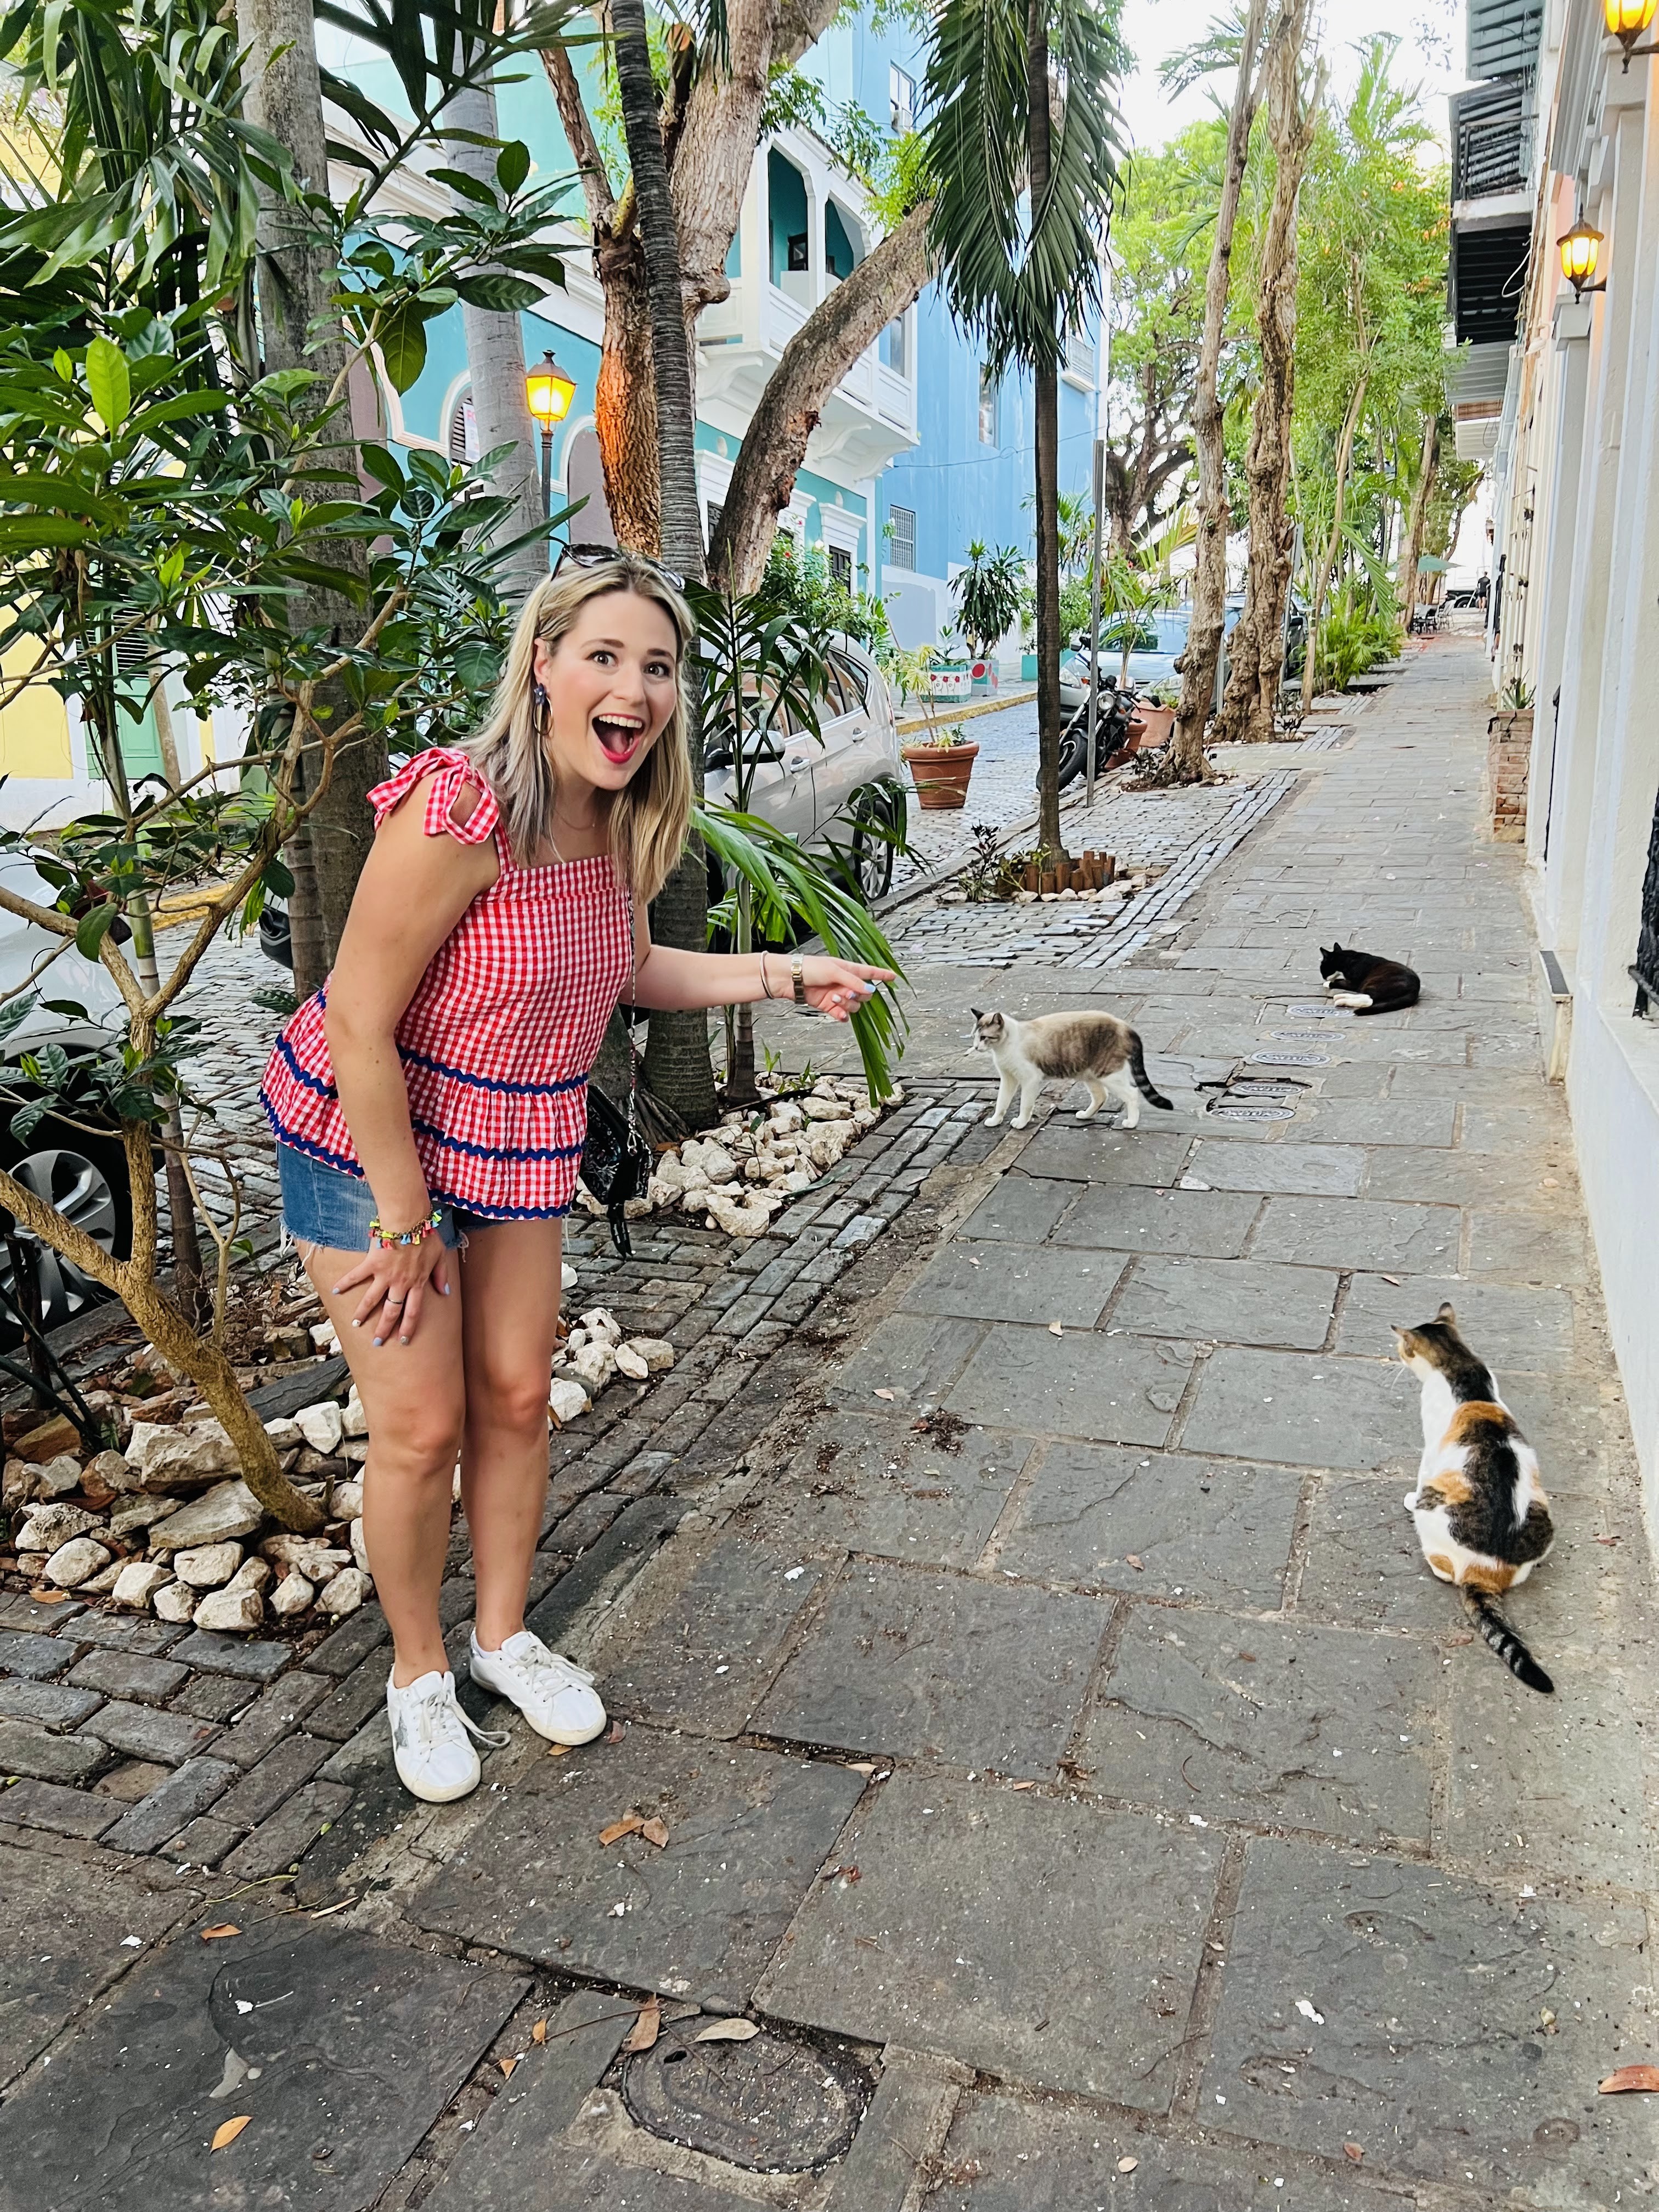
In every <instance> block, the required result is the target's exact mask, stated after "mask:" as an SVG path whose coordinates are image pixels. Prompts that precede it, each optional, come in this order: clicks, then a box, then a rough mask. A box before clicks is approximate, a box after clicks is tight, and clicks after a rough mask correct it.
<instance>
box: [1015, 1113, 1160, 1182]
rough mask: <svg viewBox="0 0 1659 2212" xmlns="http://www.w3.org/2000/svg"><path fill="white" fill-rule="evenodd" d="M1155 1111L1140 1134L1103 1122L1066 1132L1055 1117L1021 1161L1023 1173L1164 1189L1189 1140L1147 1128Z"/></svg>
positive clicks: (1148, 1114)
mask: <svg viewBox="0 0 1659 2212" xmlns="http://www.w3.org/2000/svg"><path fill="white" fill-rule="evenodd" d="M1152 1110H1153V1109H1147V1111H1146V1113H1144V1114H1143V1116H1142V1122H1143V1126H1142V1127H1140V1128H1139V1129H1115V1128H1114V1127H1112V1126H1111V1124H1110V1123H1109V1121H1106V1120H1105V1118H1104V1115H1102V1117H1101V1118H1100V1119H1099V1120H1097V1121H1092V1122H1091V1123H1090V1124H1089V1125H1088V1126H1087V1127H1079V1126H1077V1125H1076V1124H1075V1123H1073V1126H1071V1127H1067V1126H1066V1123H1065V1121H1062V1120H1061V1119H1060V1117H1059V1116H1058V1115H1056V1116H1054V1118H1052V1119H1051V1120H1049V1121H1048V1122H1046V1123H1045V1124H1044V1126H1043V1127H1042V1128H1041V1129H1039V1130H1038V1131H1037V1133H1036V1136H1035V1137H1033V1138H1032V1139H1031V1141H1030V1144H1029V1145H1027V1146H1026V1147H1025V1149H1024V1152H1022V1153H1021V1154H1020V1156H1019V1164H1020V1169H1021V1171H1022V1173H1024V1174H1025V1175H1028V1176H1059V1177H1060V1178H1061V1179H1062V1180H1065V1179H1070V1180H1072V1181H1074V1182H1137V1183H1152V1184H1154V1185H1161V1186H1164V1187H1166V1188H1167V1186H1168V1185H1169V1184H1170V1183H1172V1182H1174V1181H1175V1179H1176V1176H1178V1175H1179V1174H1180V1172H1181V1169H1182V1163H1183V1162H1184V1161H1185V1159H1186V1158H1187V1155H1188V1152H1190V1151H1191V1150H1192V1140H1191V1139H1190V1138H1188V1136H1186V1135H1185V1134H1184V1133H1181V1132H1176V1133H1173V1134H1170V1133H1165V1132H1164V1130H1163V1129H1161V1128H1159V1127H1158V1126H1157V1123H1156V1122H1155V1121H1154V1123H1153V1126H1152V1127H1151V1128H1148V1127H1146V1126H1145V1123H1146V1120H1147V1119H1148V1118H1150V1116H1151V1113H1152Z"/></svg>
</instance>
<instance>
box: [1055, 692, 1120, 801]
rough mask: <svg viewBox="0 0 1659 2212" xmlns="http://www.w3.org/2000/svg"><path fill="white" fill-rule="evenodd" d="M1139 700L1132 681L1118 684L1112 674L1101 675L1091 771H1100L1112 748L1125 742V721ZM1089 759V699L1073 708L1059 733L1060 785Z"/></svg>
mask: <svg viewBox="0 0 1659 2212" xmlns="http://www.w3.org/2000/svg"><path fill="white" fill-rule="evenodd" d="M1139 704H1140V694H1139V692H1138V691H1137V690H1135V688H1134V686H1133V684H1119V683H1118V680H1117V678H1115V676H1106V677H1103V678H1102V679H1101V686H1100V708H1099V714H1098V718H1097V721H1096V723H1095V774H1096V775H1102V774H1103V773H1104V771H1105V768H1106V764H1107V763H1108V762H1109V760H1110V759H1111V757H1112V755H1113V754H1114V753H1115V752H1121V750H1122V749H1123V747H1124V746H1125V745H1126V744H1127V743H1128V738H1129V725H1130V723H1131V722H1133V720H1134V718H1135V710H1136V708H1138V707H1139ZM1088 763H1089V702H1088V699H1087V697H1086V696H1085V699H1084V702H1083V704H1082V705H1081V706H1080V707H1079V708H1076V709H1074V711H1073V714H1072V716H1071V719H1070V720H1069V721H1067V723H1066V726H1065V728H1064V729H1063V730H1062V731H1061V732H1060V789H1061V790H1062V791H1064V790H1065V788H1066V785H1067V784H1068V783H1075V782H1076V781H1077V780H1078V778H1079V776H1080V775H1083V773H1084V771H1085V769H1086V768H1087V766H1088Z"/></svg>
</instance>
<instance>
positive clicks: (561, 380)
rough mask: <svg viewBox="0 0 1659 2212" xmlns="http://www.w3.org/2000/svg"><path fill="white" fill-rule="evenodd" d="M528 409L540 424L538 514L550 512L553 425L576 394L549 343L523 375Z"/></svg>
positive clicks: (566, 412)
mask: <svg viewBox="0 0 1659 2212" xmlns="http://www.w3.org/2000/svg"><path fill="white" fill-rule="evenodd" d="M524 381H525V397H526V399H527V400H528V401H529V403H530V411H531V413H532V415H533V416H535V418H536V420H537V421H538V422H539V423H540V424H541V426H542V513H543V515H544V516H547V515H550V514H551V513H552V512H553V425H554V424H555V423H556V422H563V420H564V418H565V416H567V415H568V413H569V412H570V403H571V401H572V400H573V399H574V398H575V396H576V380H575V379H574V377H572V376H567V375H566V374H565V373H564V371H563V369H562V368H560V367H559V364H558V362H556V361H555V360H554V358H553V349H552V348H551V347H549V348H548V349H547V351H546V352H545V353H544V355H543V356H542V357H541V359H540V361H539V362H538V363H537V364H536V366H535V368H532V370H531V371H530V372H529V374H527V375H526V378H525V380H524Z"/></svg>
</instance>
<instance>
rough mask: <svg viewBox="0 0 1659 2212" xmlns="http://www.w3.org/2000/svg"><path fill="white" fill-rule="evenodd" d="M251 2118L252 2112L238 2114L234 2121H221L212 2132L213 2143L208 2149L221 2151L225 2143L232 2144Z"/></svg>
mask: <svg viewBox="0 0 1659 2212" xmlns="http://www.w3.org/2000/svg"><path fill="white" fill-rule="evenodd" d="M252 2118H253V2115H252V2112H239V2113H238V2114H237V2116H236V2118H234V2120H221V2122H220V2123H219V2124H218V2126H217V2127H216V2128H215V2130H213V2142H212V2144H211V2146H210V2148H212V2149H214V2150H222V2149H223V2148H224V2147H225V2145H226V2144H227V2143H234V2142H235V2140H236V2138H237V2136H239V2135H240V2134H241V2132H242V2130H243V2129H244V2128H245V2127H246V2125H247V2124H248V2122H249V2121H250V2120H251V2119H252Z"/></svg>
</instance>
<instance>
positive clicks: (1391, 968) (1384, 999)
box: [1319, 945, 1423, 1014]
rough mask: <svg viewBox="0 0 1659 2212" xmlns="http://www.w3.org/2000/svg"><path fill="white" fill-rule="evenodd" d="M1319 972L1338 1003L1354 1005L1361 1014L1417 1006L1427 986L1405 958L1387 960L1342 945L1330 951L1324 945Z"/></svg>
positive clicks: (1389, 1011)
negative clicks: (1347, 948) (1408, 966)
mask: <svg viewBox="0 0 1659 2212" xmlns="http://www.w3.org/2000/svg"><path fill="white" fill-rule="evenodd" d="M1319 973H1320V975H1321V976H1322V978H1323V980H1324V984H1325V988H1326V989H1327V990H1328V992H1329V993H1330V994H1331V996H1332V997H1333V998H1334V1000H1335V1001H1336V1003H1337V1005H1338V1006H1352V1008H1353V1010H1354V1012H1355V1013H1357V1014H1395V1013H1398V1012H1400V1010H1401V1007H1402V1006H1415V1005H1416V1004H1417V1001H1418V998H1419V994H1420V993H1421V991H1422V988H1423V979H1422V977H1421V976H1420V975H1419V974H1418V973H1417V970H1416V969H1414V968H1407V965H1406V963H1405V962H1404V961H1403V960H1383V959H1380V958H1379V957H1377V955H1376V953H1374V952H1354V951H1345V950H1344V949H1343V947H1342V946H1341V945H1332V947H1331V949H1330V951H1328V952H1327V951H1326V950H1325V948H1324V946H1323V945H1321V946H1320V948H1319Z"/></svg>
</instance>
